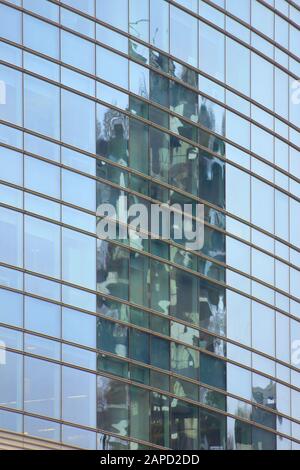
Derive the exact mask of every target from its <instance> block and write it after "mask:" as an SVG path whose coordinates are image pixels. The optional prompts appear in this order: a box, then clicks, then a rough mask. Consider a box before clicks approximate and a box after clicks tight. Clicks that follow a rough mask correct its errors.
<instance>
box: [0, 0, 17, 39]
mask: <svg viewBox="0 0 300 470" xmlns="http://www.w3.org/2000/svg"><path fill="white" fill-rule="evenodd" d="M0 18H1V23H0V36H2V37H3V38H6V39H9V40H10V41H14V42H21V12H19V11H17V10H14V9H13V8H10V7H7V6H6V5H2V4H1V5H0Z"/></svg>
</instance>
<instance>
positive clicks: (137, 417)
mask: <svg viewBox="0 0 300 470" xmlns="http://www.w3.org/2000/svg"><path fill="white" fill-rule="evenodd" d="M149 408H150V406H149V391H148V390H143V389H141V388H138V387H133V386H131V387H130V436H131V437H135V438H136V439H143V440H144V441H149V428H150V422H149Z"/></svg>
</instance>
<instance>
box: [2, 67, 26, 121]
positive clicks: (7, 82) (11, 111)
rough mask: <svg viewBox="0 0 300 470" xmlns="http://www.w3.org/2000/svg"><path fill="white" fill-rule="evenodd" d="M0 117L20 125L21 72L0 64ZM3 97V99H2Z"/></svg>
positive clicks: (21, 100) (21, 99)
mask: <svg viewBox="0 0 300 470" xmlns="http://www.w3.org/2000/svg"><path fill="white" fill-rule="evenodd" d="M0 77H1V80H0V86H1V94H2V97H1V98H2V99H1V100H0V119H3V120H5V121H10V122H13V123H14V124H16V125H19V126H21V125H22V103H23V98H22V74H21V73H20V72H18V71H17V70H13V69H11V68H9V67H5V66H4V65H0ZM3 98H4V99H3Z"/></svg>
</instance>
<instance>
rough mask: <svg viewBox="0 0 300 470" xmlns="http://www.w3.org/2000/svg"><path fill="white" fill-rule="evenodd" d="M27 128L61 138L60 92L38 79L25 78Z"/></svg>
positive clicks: (26, 76) (27, 76)
mask: <svg viewBox="0 0 300 470" xmlns="http://www.w3.org/2000/svg"><path fill="white" fill-rule="evenodd" d="M24 87H25V90H24V93H25V95H24V96H25V98H24V106H25V109H24V112H25V123H24V124H25V127H28V128H29V129H32V130H34V131H35V132H39V133H41V134H45V135H47V136H50V137H53V138H54V139H59V138H60V112H59V110H60V90H59V88H58V87H56V86H54V85H51V84H50V83H46V82H44V81H42V80H38V79H37V78H34V77H30V76H29V75H25V76H24Z"/></svg>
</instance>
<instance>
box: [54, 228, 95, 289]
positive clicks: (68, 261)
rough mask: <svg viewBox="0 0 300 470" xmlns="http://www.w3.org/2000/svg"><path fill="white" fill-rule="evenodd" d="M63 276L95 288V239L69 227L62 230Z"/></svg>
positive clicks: (72, 281) (73, 281)
mask: <svg viewBox="0 0 300 470" xmlns="http://www.w3.org/2000/svg"><path fill="white" fill-rule="evenodd" d="M62 243H63V278H64V279H65V280H66V281H68V282H71V283H73V284H78V285H81V286H84V287H87V288H89V289H95V273H96V239H95V238H92V237H89V236H87V235H84V234H82V233H78V232H75V231H73V230H69V229H63V231H62Z"/></svg>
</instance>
